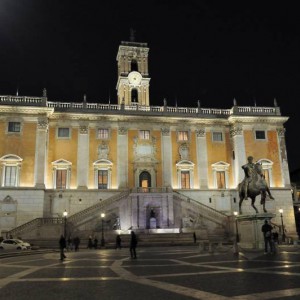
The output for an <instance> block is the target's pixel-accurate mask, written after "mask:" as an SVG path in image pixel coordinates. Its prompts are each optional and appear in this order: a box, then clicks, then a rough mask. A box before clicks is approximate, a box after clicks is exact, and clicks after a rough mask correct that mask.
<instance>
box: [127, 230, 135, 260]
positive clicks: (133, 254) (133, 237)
mask: <svg viewBox="0 0 300 300" xmlns="http://www.w3.org/2000/svg"><path fill="white" fill-rule="evenodd" d="M136 246H137V237H136V234H135V232H134V231H131V238H130V248H129V250H130V256H131V258H134V259H135V258H136Z"/></svg>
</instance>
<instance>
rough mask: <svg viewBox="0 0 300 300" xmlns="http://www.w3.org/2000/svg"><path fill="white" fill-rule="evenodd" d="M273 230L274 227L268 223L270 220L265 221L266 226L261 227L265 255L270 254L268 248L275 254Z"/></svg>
mask: <svg viewBox="0 0 300 300" xmlns="http://www.w3.org/2000/svg"><path fill="white" fill-rule="evenodd" d="M272 229H273V227H272V226H271V225H270V224H269V223H268V220H265V223H264V225H263V226H262V227H261V231H262V233H263V235H264V241H265V254H267V253H268V248H270V253H273V245H272Z"/></svg>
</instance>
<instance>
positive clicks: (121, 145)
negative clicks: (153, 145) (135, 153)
mask: <svg viewBox="0 0 300 300" xmlns="http://www.w3.org/2000/svg"><path fill="white" fill-rule="evenodd" d="M117 151H118V154H117V155H118V162H117V164H118V170H117V172H118V182H117V185H118V188H126V187H128V137H127V129H126V128H124V127H120V128H119V129H118V139H117Z"/></svg>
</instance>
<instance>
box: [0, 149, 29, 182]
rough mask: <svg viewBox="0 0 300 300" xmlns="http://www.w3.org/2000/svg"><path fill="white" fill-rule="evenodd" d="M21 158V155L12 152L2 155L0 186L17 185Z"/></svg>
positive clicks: (0, 160) (0, 159)
mask: <svg viewBox="0 0 300 300" xmlns="http://www.w3.org/2000/svg"><path fill="white" fill-rule="evenodd" d="M22 160H23V159H22V158H21V157H19V156H17V155H14V154H8V155H4V156H2V157H1V158H0V162H1V165H2V178H1V182H2V184H1V185H2V186H8V187H9V186H11V187H16V186H19V184H20V168H21V163H22Z"/></svg>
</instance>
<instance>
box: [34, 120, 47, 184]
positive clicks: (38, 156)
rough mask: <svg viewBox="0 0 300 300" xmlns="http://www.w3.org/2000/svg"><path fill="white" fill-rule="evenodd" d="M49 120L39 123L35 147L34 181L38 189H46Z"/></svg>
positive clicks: (39, 121)
mask: <svg viewBox="0 0 300 300" xmlns="http://www.w3.org/2000/svg"><path fill="white" fill-rule="evenodd" d="M47 139H48V119H47V118H46V117H45V118H40V119H38V123H37V131H36V145H35V168H34V181H35V187H36V188H42V189H44V188H45V177H46V166H47Z"/></svg>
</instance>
